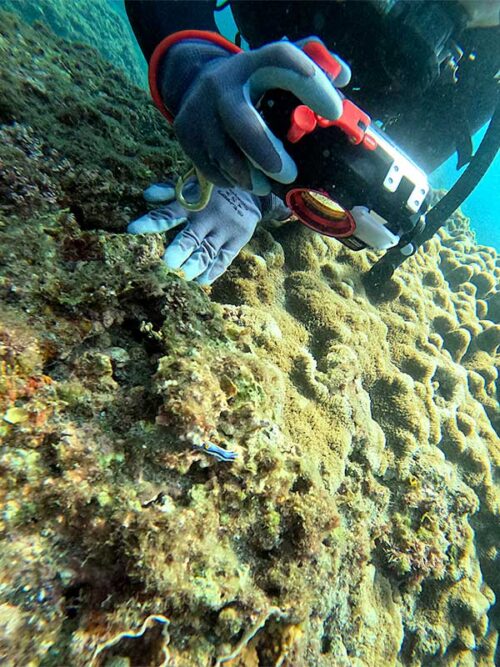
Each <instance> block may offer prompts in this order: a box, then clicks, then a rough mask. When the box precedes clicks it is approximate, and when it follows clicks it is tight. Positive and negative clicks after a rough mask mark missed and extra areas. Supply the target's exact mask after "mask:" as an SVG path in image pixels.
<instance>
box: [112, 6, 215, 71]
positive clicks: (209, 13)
mask: <svg viewBox="0 0 500 667" xmlns="http://www.w3.org/2000/svg"><path fill="white" fill-rule="evenodd" d="M215 4H216V0H125V8H126V10H127V15H128V18H129V21H130V25H131V26H132V30H133V31H134V33H135V36H136V38H137V41H138V42H139V45H140V47H141V49H142V52H143V53H144V56H145V58H146V60H147V61H148V62H149V59H150V58H151V55H152V53H153V51H154V50H155V48H156V46H157V45H158V44H159V43H160V42H161V40H162V39H164V38H165V37H167V36H168V35H171V34H172V33H174V32H178V31H179V30H211V31H213V32H218V30H217V26H216V24H215V19H214V8H215Z"/></svg>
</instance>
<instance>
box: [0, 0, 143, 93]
mask: <svg viewBox="0 0 500 667" xmlns="http://www.w3.org/2000/svg"><path fill="white" fill-rule="evenodd" d="M115 5H116V1H115ZM118 9H119V7H113V6H112V5H111V3H110V2H106V0H78V3H77V4H75V3H74V2H67V0H37V1H36V2H32V1H31V0H0V10H4V11H9V12H15V13H17V14H19V15H20V16H21V18H23V19H24V20H25V21H27V22H28V23H34V22H35V21H38V22H40V23H39V24H38V25H42V24H45V25H46V26H48V27H49V28H50V29H51V30H53V31H54V32H55V33H56V35H59V36H60V37H64V38H65V39H67V40H70V41H72V42H79V43H80V42H81V43H83V44H88V45H89V46H93V47H94V48H96V49H97V50H98V51H99V52H100V54H101V55H102V56H104V58H105V59H106V60H107V61H109V62H110V63H113V65H114V66H115V67H118V68H120V70H122V71H123V72H124V73H125V75H126V76H127V77H128V78H129V79H130V81H131V82H132V83H135V85H137V86H140V87H142V88H145V87H146V82H147V75H146V61H145V59H144V56H143V55H142V53H141V50H140V49H139V46H138V45H137V44H136V42H135V38H134V35H133V32H132V30H131V28H130V25H129V23H128V21H127V20H126V18H125V17H123V16H122V15H121V13H120V12H119V11H115V10H118Z"/></svg>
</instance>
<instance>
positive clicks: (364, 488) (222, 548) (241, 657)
mask: <svg viewBox="0 0 500 667" xmlns="http://www.w3.org/2000/svg"><path fill="white" fill-rule="evenodd" d="M0 26H1V27H0V62H1V63H2V77H1V79H0V123H1V125H0V135H1V140H0V234H1V237H2V238H1V240H2V243H1V246H0V297H1V300H2V308H1V318H0V364H1V366H0V369H1V375H0V417H1V420H0V437H1V448H0V507H1V508H2V512H1V515H0V540H1V548H0V662H2V664H5V665H9V666H11V665H12V666H14V665H21V664H22V665H27V664H30V665H43V666H45V667H47V666H49V665H51V666H52V665H54V666H55V665H61V666H66V665H72V666H73V665H74V666H75V667H78V666H79V665H82V666H83V665H85V666H87V665H93V666H107V667H111V666H113V667H117V666H118V665H120V666H123V667H124V666H125V665H133V666H135V667H138V666H145V665H147V666H148V667H149V666H150V667H159V666H160V665H176V666H177V667H193V666H196V667H198V666H199V667H207V666H209V665H218V666H220V665H228V666H231V667H238V666H239V667H242V666H246V667H256V666H257V665H260V666H261V667H271V666H275V667H285V666H288V667H291V666H292V665H293V666H294V667H302V666H303V667H306V666H307V667H353V666H354V667H373V666H378V665H380V666H384V667H385V666H391V665H393V666H403V665H404V666H412V667H413V666H415V667H416V666H423V665H425V666H426V667H427V666H429V665H435V666H456V667H458V666H459V665H460V667H463V666H465V665H467V666H468V665H471V666H472V665H477V666H484V667H486V666H488V667H493V665H494V664H495V658H494V653H495V648H496V643H497V630H496V624H497V623H498V617H499V614H498V611H497V607H495V606H494V604H495V594H496V595H498V594H499V593H500V577H499V572H500V570H499V557H498V549H499V528H498V526H499V486H498V464H499V459H500V447H499V437H498V433H499V430H500V415H499V410H498V394H497V392H498V346H499V344H500V326H499V324H498V322H499V317H500V293H499V292H498V278H499V274H500V267H499V258H498V256H497V255H496V253H495V251H494V250H493V249H492V248H487V247H484V246H477V245H475V243H474V240H473V237H472V235H471V233H470V231H469V229H468V225H467V222H466V221H465V220H464V219H463V218H461V216H456V218H455V220H454V221H453V222H452V223H451V225H450V226H449V228H448V229H447V230H445V231H442V233H441V234H440V235H439V236H438V237H436V238H435V239H433V240H431V241H430V242H428V243H427V244H426V247H425V248H424V250H425V252H419V253H418V255H417V256H416V257H414V258H412V259H411V260H409V261H408V262H407V263H406V264H405V266H404V267H402V269H401V270H400V271H399V272H398V275H397V277H396V278H395V279H394V280H393V281H392V283H391V285H390V286H389V288H390V289H389V292H390V296H391V297H392V298H391V299H387V300H385V301H381V302H379V303H374V302H371V301H370V300H369V299H368V298H367V297H366V295H365V293H364V290H363V287H362V283H361V276H362V274H363V273H364V272H366V271H367V270H368V268H369V266H370V265H371V263H372V262H373V260H374V259H375V255H374V254H373V253H367V254H355V253H351V252H349V251H348V250H346V249H344V248H343V247H342V246H341V245H340V244H337V243H336V242H333V241H330V240H328V239H325V238H321V237H319V236H317V235H314V234H312V233H310V232H309V231H308V230H306V229H304V228H302V227H299V226H296V225H289V226H287V227H285V228H283V229H281V230H279V231H278V232H273V233H272V234H271V233H270V232H268V231H266V230H260V231H259V232H258V234H257V235H256V237H255V238H254V239H253V241H252V243H251V244H250V245H249V246H248V247H247V248H246V249H245V250H244V252H243V253H242V254H241V256H240V257H239V258H238V260H237V261H236V262H235V263H234V264H233V266H232V267H231V269H230V271H228V272H227V274H226V275H225V276H224V277H223V278H222V279H221V280H219V281H218V282H217V283H216V284H215V286H214V287H213V289H212V292H211V293H210V294H209V293H206V292H204V291H203V290H201V289H200V288H199V287H197V286H195V285H192V284H189V283H186V282H185V281H183V279H182V277H179V276H177V275H174V274H172V273H169V272H168V271H167V270H166V269H165V267H164V266H163V265H162V263H161V261H160V258H161V254H162V249H163V246H164V242H165V239H164V238H163V237H162V236H161V235H152V236H144V237H138V236H128V235H127V234H125V233H122V232H123V231H124V227H125V224H126V221H127V220H128V219H129V218H130V216H131V215H133V214H134V213H135V212H137V211H138V210H139V209H140V207H141V202H140V188H142V187H143V186H144V185H145V184H146V183H147V182H148V180H149V179H150V178H159V177H161V175H162V174H164V173H165V172H167V171H170V170H175V169H176V167H178V165H179V164H180V159H181V158H180V153H179V150H178V148H177V146H176V145H175V143H174V142H173V141H172V140H171V139H170V138H169V137H168V130H167V128H166V127H165V125H164V124H163V122H162V120H161V118H160V116H159V114H157V113H156V112H155V110H154V109H153V108H152V106H151V104H150V103H149V102H148V101H147V99H146V97H145V96H144V95H143V94H142V93H141V92H140V91H139V90H138V89H136V88H134V87H133V86H131V85H130V84H129V83H128V82H127V80H126V79H125V78H123V76H122V75H121V73H120V72H119V71H111V72H110V67H109V65H108V64H106V63H104V61H102V60H101V59H100V57H99V56H98V54H97V53H96V52H95V51H94V50H92V49H91V48H87V47H83V46H78V45H75V44H71V43H69V42H66V41H64V40H63V39H61V38H57V37H55V36H54V35H53V34H51V33H50V32H49V31H48V30H47V29H46V28H43V27H42V26H41V25H35V26H34V27H29V26H27V25H25V24H23V23H22V22H21V21H20V20H19V19H16V18H14V17H13V16H12V15H9V14H6V13H2V14H0ZM27 52H28V53H30V54H31V57H30V58H26V57H25V54H26V53H27ZM207 441H211V442H215V443H218V444H220V445H221V446H224V447H227V448H228V449H231V450H234V451H236V452H237V453H238V458H237V460H236V461H235V462H234V463H224V462H219V461H217V460H215V459H214V458H212V457H209V456H207V454H206V453H204V452H203V451H200V449H199V447H197V445H199V444H200V443H203V442H207Z"/></svg>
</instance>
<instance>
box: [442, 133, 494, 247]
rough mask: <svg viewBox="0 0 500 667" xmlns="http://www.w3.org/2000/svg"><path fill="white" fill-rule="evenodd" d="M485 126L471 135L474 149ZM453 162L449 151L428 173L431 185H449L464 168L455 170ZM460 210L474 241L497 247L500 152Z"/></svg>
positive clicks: (453, 159)
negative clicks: (435, 167)
mask: <svg viewBox="0 0 500 667" xmlns="http://www.w3.org/2000/svg"><path fill="white" fill-rule="evenodd" d="M486 128H487V125H486V126H485V127H484V128H483V129H482V130H481V131H479V132H478V133H477V134H476V135H475V136H474V150H476V149H477V146H478V145H479V143H480V142H481V139H482V138H483V136H484V133H485V131H486ZM456 163H457V158H456V155H453V156H452V157H451V158H450V159H449V160H448V161H447V162H445V163H444V164H443V165H441V167H439V169H436V171H435V172H433V174H432V176H431V183H432V185H434V186H435V187H439V188H447V189H448V188H450V187H451V186H452V185H453V183H454V182H455V181H456V180H457V178H458V176H459V175H460V174H462V173H463V171H464V170H463V169H462V170H460V171H459V172H457V170H456ZM462 211H463V212H464V213H465V215H467V216H469V217H470V220H471V227H472V229H473V230H474V231H475V232H476V238H477V242H478V243H481V244H483V245H489V246H493V247H494V248H496V249H497V250H500V155H498V154H497V156H496V158H495V160H494V161H493V163H492V165H491V166H490V168H489V170H488V171H487V172H486V174H485V176H484V178H483V179H482V180H481V182H480V183H479V185H478V186H477V188H476V189H475V190H474V192H473V193H472V194H471V195H470V197H469V198H468V199H467V200H466V201H465V202H464V204H463V205H462Z"/></svg>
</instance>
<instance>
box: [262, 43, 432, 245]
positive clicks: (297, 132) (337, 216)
mask: <svg viewBox="0 0 500 667" xmlns="http://www.w3.org/2000/svg"><path fill="white" fill-rule="evenodd" d="M307 46H308V45H306V48H304V50H305V51H306V53H307V52H308V51H307ZM317 46H318V45H317V44H315V50H314V52H313V53H308V55H309V56H310V57H312V58H313V59H314V60H315V61H316V62H317V63H318V64H319V66H320V67H322V69H324V70H325V69H327V71H328V73H329V74H330V75H331V76H333V78H335V76H337V75H338V73H339V72H340V65H339V64H338V63H337V61H336V60H335V59H334V58H333V57H332V56H331V54H330V53H329V52H328V51H327V50H326V49H325V48H324V47H322V51H320V52H319V53H318V51H317ZM259 110H260V113H261V115H262V117H263V120H264V122H265V123H266V124H267V125H268V126H269V127H270V129H271V130H272V132H273V133H274V134H275V135H276V136H278V137H280V138H281V139H282V140H283V142H284V145H285V148H286V150H287V151H288V152H289V154H290V155H291V156H292V157H293V159H294V160H295V163H296V165H297V169H298V175H297V178H296V180H295V181H294V182H293V183H292V184H290V185H282V184H279V183H274V184H273V191H274V192H275V193H276V194H277V195H278V196H280V197H282V198H283V199H284V200H285V202H286V204H287V205H288V207H289V208H290V209H291V210H292V211H293V212H294V213H295V215H296V216H297V217H298V218H299V220H301V222H303V223H304V224H305V225H307V226H308V227H310V228H311V229H313V230H314V231H316V232H319V233H321V234H325V235H326V236H331V237H334V238H337V239H338V240H339V241H341V242H342V243H343V244H344V245H346V246H347V247H349V248H351V249H352V250H361V249H363V248H367V247H369V248H375V249H380V250H387V249H389V248H392V247H394V246H396V245H397V244H398V243H399V242H400V240H401V238H402V237H409V236H411V232H412V230H414V229H415V227H416V226H417V225H418V223H419V220H420V217H421V215H422V213H425V210H426V209H427V206H428V199H429V197H428V195H429V183H428V179H427V176H426V174H425V172H424V171H422V170H421V169H420V168H419V167H417V165H416V164H415V163H414V162H413V161H412V160H411V159H410V158H409V157H408V156H407V155H405V153H403V152H402V151H401V150H400V149H399V148H398V147H397V146H396V145H395V144H394V143H393V142H391V140H390V139H389V138H388V137H387V135H386V134H385V133H384V132H383V131H382V130H381V129H379V128H377V127H375V126H374V125H373V124H372V122H371V119H370V117H369V116H368V115H367V114H366V113H365V112H364V111H362V110H361V109H360V108H359V107H358V106H356V105H355V104H354V103H353V102H351V101H350V100H349V99H347V98H344V99H343V113H342V116H341V117H340V118H339V119H337V120H335V121H329V120H327V119H325V118H322V117H321V116H318V115H317V114H316V113H315V112H314V111H312V109H310V108H309V107H307V106H305V105H303V104H301V103H300V101H299V100H297V98H296V97H295V96H294V95H293V94H292V93H289V92H286V91H282V90H273V91H269V92H268V93H266V94H265V95H264V96H263V98H262V100H261V101H260V104H259ZM411 252H412V251H411V250H409V254H411Z"/></svg>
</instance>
